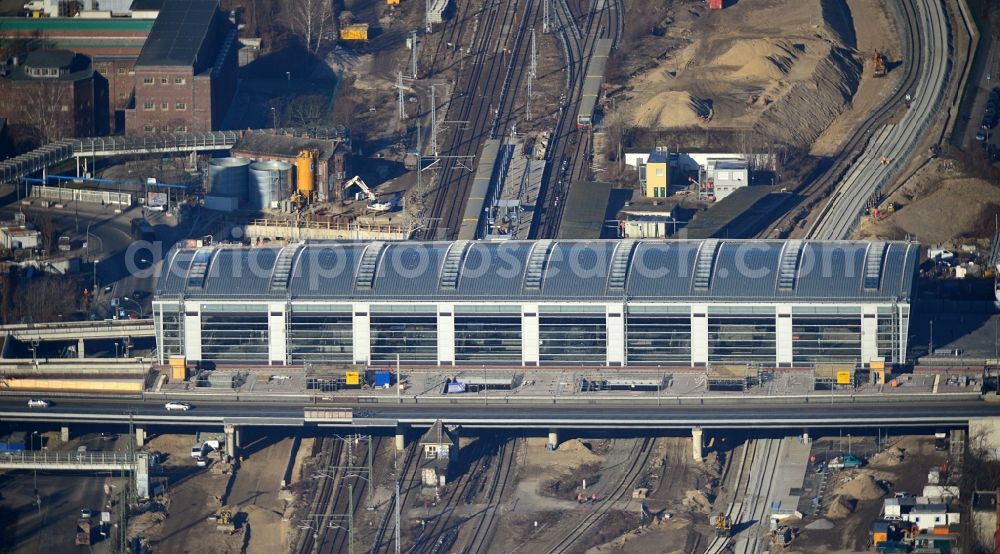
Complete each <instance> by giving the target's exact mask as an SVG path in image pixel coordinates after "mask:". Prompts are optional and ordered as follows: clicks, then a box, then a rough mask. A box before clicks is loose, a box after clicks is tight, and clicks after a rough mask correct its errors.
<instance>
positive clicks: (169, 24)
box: [135, 0, 219, 67]
mask: <svg viewBox="0 0 1000 554" xmlns="http://www.w3.org/2000/svg"><path fill="white" fill-rule="evenodd" d="M218 6H219V3H218V0H165V1H164V2H163V6H162V7H161V8H160V13H159V14H157V16H156V21H155V22H153V28H152V29H150V30H149V37H148V38H146V43H145V44H144V45H143V47H142V52H140V53H139V58H138V59H137V60H136V62H135V65H136V66H187V67H193V66H194V65H195V62H196V61H197V60H196V59H195V58H196V57H197V56H198V51H199V50H200V49H201V46H202V43H203V42H204V41H205V37H206V36H208V34H209V31H210V30H211V28H212V25H213V24H215V17H216V12H217V11H218ZM201 61H202V62H203V63H206V62H210V61H211V60H201Z"/></svg>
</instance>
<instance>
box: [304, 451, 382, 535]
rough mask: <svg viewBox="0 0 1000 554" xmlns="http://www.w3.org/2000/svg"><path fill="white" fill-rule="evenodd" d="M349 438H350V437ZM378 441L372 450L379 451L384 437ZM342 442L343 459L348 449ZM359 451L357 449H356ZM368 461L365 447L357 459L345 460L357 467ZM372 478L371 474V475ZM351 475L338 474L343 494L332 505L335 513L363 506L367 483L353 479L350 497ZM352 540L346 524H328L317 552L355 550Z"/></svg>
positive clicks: (337, 496)
mask: <svg viewBox="0 0 1000 554" xmlns="http://www.w3.org/2000/svg"><path fill="white" fill-rule="evenodd" d="M348 440H349V439H348ZM374 440H375V441H376V442H375V444H373V445H372V452H373V453H374V452H378V451H379V448H380V447H381V442H382V440H383V438H382V437H379V438H377V439H374ZM336 442H338V443H340V449H341V459H343V458H344V456H345V451H346V449H345V448H344V447H343V443H344V441H343V440H338V441H336ZM355 452H357V450H355ZM367 461H368V450H367V449H364V450H362V451H361V455H360V456H358V458H357V459H355V460H345V462H347V463H346V465H351V466H355V467H362V466H364V465H365V464H366V463H367ZM369 478H370V476H369ZM348 479H350V477H347V476H340V475H338V477H337V481H338V483H337V484H336V485H337V486H336V490H339V491H340V492H341V494H337V495H336V498H335V499H334V501H333V506H332V507H331V509H332V512H331V513H333V514H346V513H348V511H350V510H351V509H352V508H353V511H355V512H356V511H357V510H358V507H359V506H361V505H362V504H363V502H364V498H365V483H364V482H363V481H359V480H358V479H356V478H355V479H351V481H352V482H353V484H354V488H353V491H352V494H353V496H352V497H350V498H349V497H348V494H346V492H347V483H346V482H345V481H347V480H348ZM352 517H353V516H352ZM349 540H350V532H349V531H348V529H347V528H346V526H345V525H333V526H328V527H327V528H326V529H325V532H324V533H323V534H322V535H321V536H320V539H319V544H318V548H317V552H319V553H320V554H335V553H339V552H348V551H353V548H352V545H349V544H348V541H349Z"/></svg>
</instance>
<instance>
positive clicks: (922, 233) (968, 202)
mask: <svg viewBox="0 0 1000 554" xmlns="http://www.w3.org/2000/svg"><path fill="white" fill-rule="evenodd" d="M890 200H892V201H894V202H897V203H899V204H902V207H901V208H899V209H897V210H896V212H895V213H894V214H892V215H891V216H889V217H888V218H886V219H884V220H883V221H880V222H878V223H872V222H871V221H870V220H867V219H866V220H865V222H864V223H863V224H862V228H861V232H862V234H863V235H864V236H875V237H881V236H889V237H891V236H900V235H902V234H903V233H906V234H909V235H913V236H915V237H916V239H917V240H919V241H920V242H922V243H924V244H940V243H943V242H947V241H949V240H951V239H954V238H986V237H989V236H991V235H992V233H993V225H992V222H993V215H994V214H996V213H997V211H998V210H1000V186H997V185H996V184H993V183H990V182H989V181H987V180H985V179H978V178H955V179H942V178H941V175H940V173H935V172H927V173H922V174H921V175H920V176H918V177H916V178H914V179H913V180H912V182H911V183H907V184H906V185H904V186H903V187H902V188H901V189H900V190H899V191H898V192H897V193H896V194H893V195H892V196H891V197H890ZM941 214H949V217H946V218H942V217H940V216H941ZM984 223H985V225H984ZM900 231H902V232H900Z"/></svg>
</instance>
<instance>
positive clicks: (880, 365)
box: [868, 358, 885, 369]
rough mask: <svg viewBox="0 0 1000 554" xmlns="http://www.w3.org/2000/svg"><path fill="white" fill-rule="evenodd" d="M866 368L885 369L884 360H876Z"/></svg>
mask: <svg viewBox="0 0 1000 554" xmlns="http://www.w3.org/2000/svg"><path fill="white" fill-rule="evenodd" d="M868 367H870V368H872V369H885V360H884V359H882V358H876V359H874V360H872V361H871V362H869V363H868Z"/></svg>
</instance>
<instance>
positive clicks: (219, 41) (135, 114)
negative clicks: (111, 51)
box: [125, 0, 240, 134]
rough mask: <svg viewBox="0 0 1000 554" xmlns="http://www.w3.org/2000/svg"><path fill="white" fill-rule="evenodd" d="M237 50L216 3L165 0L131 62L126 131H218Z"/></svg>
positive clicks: (228, 100)
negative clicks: (131, 89) (132, 81)
mask: <svg viewBox="0 0 1000 554" xmlns="http://www.w3.org/2000/svg"><path fill="white" fill-rule="evenodd" d="M239 47H240V46H239V40H237V31H236V26H235V25H234V24H233V23H232V22H231V21H229V19H228V17H227V16H226V15H225V14H224V13H223V12H222V11H221V10H220V9H219V4H218V0H165V2H164V4H163V7H162V8H161V9H160V12H159V15H158V16H157V18H156V22H155V23H154V24H153V27H152V29H151V30H150V32H149V37H148V38H147V40H146V43H145V45H144V46H143V47H142V52H141V53H140V54H139V58H138V60H136V63H135V94H134V95H133V98H132V101H131V102H130V104H129V107H128V108H127V109H126V110H125V131H126V132H127V133H130V134H142V133H147V134H148V133H184V132H203V131H212V130H216V129H218V128H219V127H220V126H221V124H222V120H223V118H224V117H225V115H226V111H228V109H229V106H230V104H231V103H232V99H233V95H234V94H235V92H236V78H237V69H238V68H237V57H238V56H237V53H238V51H239Z"/></svg>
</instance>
